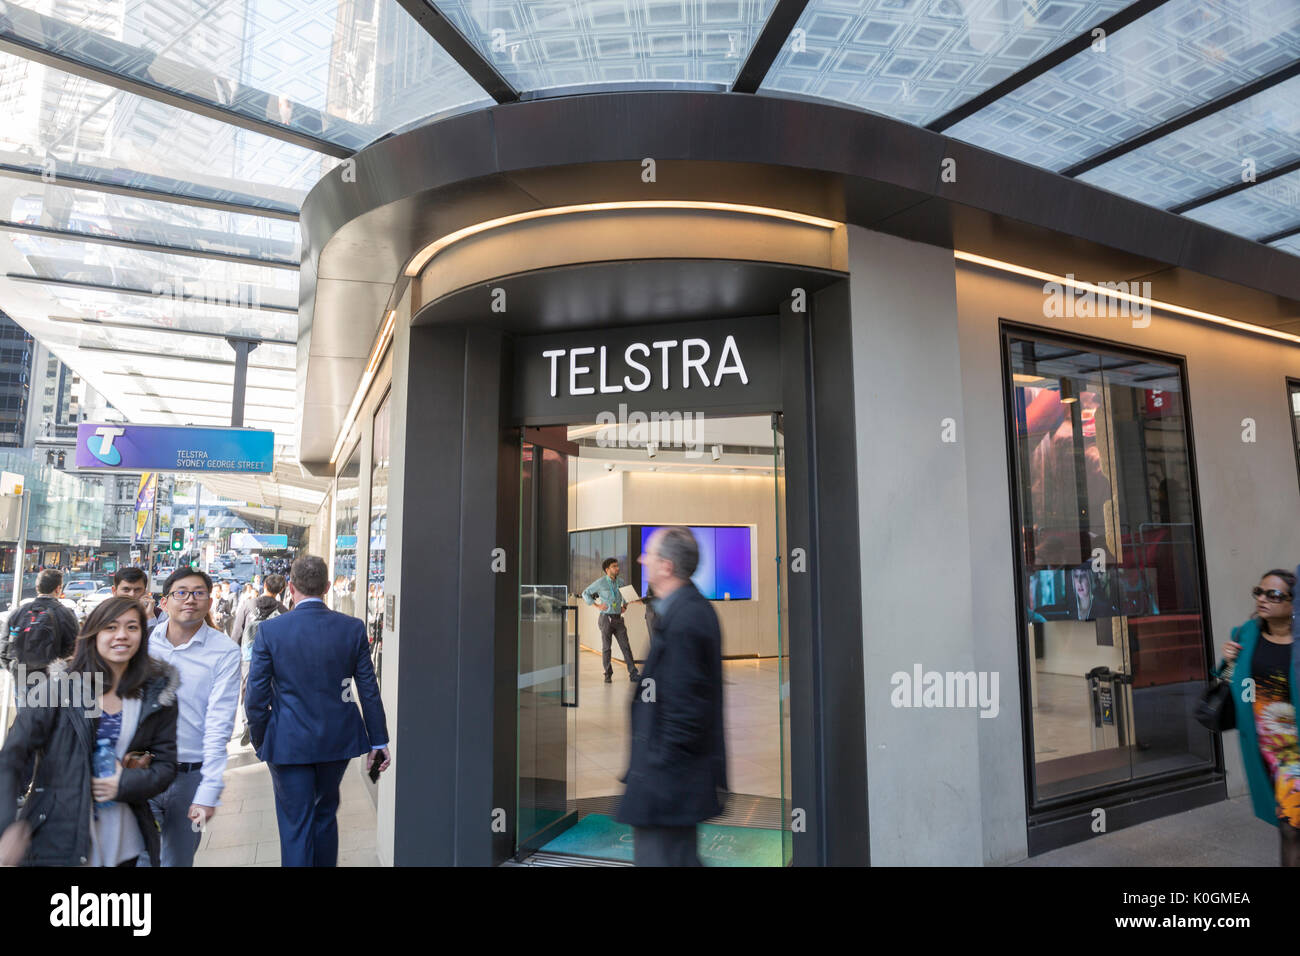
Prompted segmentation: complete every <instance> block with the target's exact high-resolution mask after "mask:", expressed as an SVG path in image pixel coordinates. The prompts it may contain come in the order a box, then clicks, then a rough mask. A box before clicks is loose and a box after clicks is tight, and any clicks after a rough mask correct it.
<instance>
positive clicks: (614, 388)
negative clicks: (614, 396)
mask: <svg viewBox="0 0 1300 956" xmlns="http://www.w3.org/2000/svg"><path fill="white" fill-rule="evenodd" d="M605 352H606V348H605V346H603V345H602V346H601V347H600V393H601V394H602V395H604V394H605V393H607V392H621V391H623V386H622V385H610V384H609V378H608V376H607V375H606V369H605Z"/></svg>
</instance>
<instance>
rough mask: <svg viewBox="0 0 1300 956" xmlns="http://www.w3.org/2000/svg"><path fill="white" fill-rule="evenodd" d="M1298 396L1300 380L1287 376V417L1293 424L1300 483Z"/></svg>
mask: <svg viewBox="0 0 1300 956" xmlns="http://www.w3.org/2000/svg"><path fill="white" fill-rule="evenodd" d="M1297 395H1300V378H1292V377H1290V376H1287V380H1286V417H1287V419H1288V420H1289V421H1290V422H1291V450H1292V451H1293V452H1295V473H1296V481H1297V482H1300V414H1297V413H1296V404H1295V397H1296V396H1297Z"/></svg>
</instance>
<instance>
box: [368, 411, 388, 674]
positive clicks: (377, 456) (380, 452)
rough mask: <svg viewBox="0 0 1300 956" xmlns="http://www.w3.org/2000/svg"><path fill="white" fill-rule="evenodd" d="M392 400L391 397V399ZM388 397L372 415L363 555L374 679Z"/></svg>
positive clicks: (379, 636) (380, 626)
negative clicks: (367, 525)
mask: <svg viewBox="0 0 1300 956" xmlns="http://www.w3.org/2000/svg"><path fill="white" fill-rule="evenodd" d="M390 397H391V396H390ZM388 405H389V398H385V399H384V401H383V403H382V404H381V405H380V406H379V411H377V412H375V437H374V455H373V456H372V458H371V461H372V463H373V464H372V465H371V469H370V549H369V550H368V551H367V552H366V564H367V574H366V577H367V580H368V582H369V583H368V584H367V586H366V627H367V628H368V629H369V634H370V656H371V660H372V661H373V663H374V666H375V676H376V677H379V676H380V669H381V667H380V665H381V663H382V661H381V655H382V653H383V641H384V569H385V567H386V566H387V555H388V468H389V456H390V454H391V452H392V445H391V444H390V442H389V433H388Z"/></svg>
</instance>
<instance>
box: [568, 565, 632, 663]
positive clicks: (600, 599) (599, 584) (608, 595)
mask: <svg viewBox="0 0 1300 956" xmlns="http://www.w3.org/2000/svg"><path fill="white" fill-rule="evenodd" d="M600 569H601V570H602V571H604V572H605V573H604V574H602V575H601V576H600V577H599V578H597V579H596V580H595V581H593V582H592V583H591V586H590V587H588V588H587V590H585V591H583V592H582V599H583V600H584V601H586V602H587V603H588V604H595V605H596V607H598V608H600V661H601V663H602V664H604V665H605V683H606V684H608V683H609V682H610V681H611V680H613V677H614V668H613V667H612V666H610V661H609V656H610V655H609V652H610V635H611V634H612V635H614V636H615V637H617V638H618V646H619V649H620V650H622V652H623V663H625V664H627V677H628V680H630V681H632V682H633V683H636V682H637V681H639V680H640V679H641V675H640V674H639V673H637V669H636V661H634V660H633V659H632V645H631V644H629V643H628V640H627V625H626V624H624V623H623V605H624V604H626V603H627V602H625V601H624V600H623V595H621V594H619V593H618V589H619V588H621V587H623V586H625V585H626V583H627V582H625V581H624V580H623V579H622V578H620V577H619V576H618V570H619V568H618V558H606V559H605V560H604V561H603V562H602V563H601V565H600ZM638 603H639V602H638Z"/></svg>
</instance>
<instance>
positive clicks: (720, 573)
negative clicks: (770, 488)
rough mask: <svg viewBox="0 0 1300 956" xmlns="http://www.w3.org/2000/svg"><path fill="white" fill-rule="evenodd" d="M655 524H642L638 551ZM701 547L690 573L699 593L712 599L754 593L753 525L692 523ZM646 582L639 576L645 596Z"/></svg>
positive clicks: (655, 528)
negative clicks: (749, 526)
mask: <svg viewBox="0 0 1300 956" xmlns="http://www.w3.org/2000/svg"><path fill="white" fill-rule="evenodd" d="M658 530H659V528H658V526H655V525H643V526H642V528H641V550H642V551H644V550H645V549H646V544H647V542H649V540H650V535H652V534H654V533H655V532H656V531H658ZM689 530H690V532H691V534H692V535H694V536H695V543H696V544H698V545H699V548H700V563H699V564H698V565H697V566H696V568H695V573H694V574H692V575H691V581H692V582H693V583H694V584H695V587H696V588H697V589H698V590H699V592H700V593H701V594H702V595H704V596H705V597H706V598H708V599H709V600H711V601H728V600H730V601H748V600H751V599H752V598H753V596H754V590H753V576H752V575H753V568H752V562H751V560H750V559H751V552H750V533H751V532H752V530H753V529H752V528H748V527H742V528H731V527H720V526H708V525H705V526H693V527H691V528H690V529H689ZM649 586H650V585H649V582H648V581H646V580H645V577H644V575H643V576H642V579H641V596H642V597H645V595H646V591H647V589H648V588H649Z"/></svg>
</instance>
